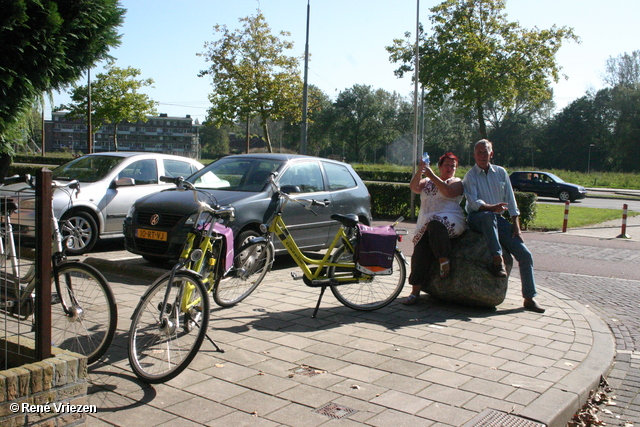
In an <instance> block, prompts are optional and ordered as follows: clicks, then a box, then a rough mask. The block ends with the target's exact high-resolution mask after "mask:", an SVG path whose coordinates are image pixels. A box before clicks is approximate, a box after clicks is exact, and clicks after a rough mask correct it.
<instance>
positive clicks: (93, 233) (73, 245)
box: [60, 212, 98, 255]
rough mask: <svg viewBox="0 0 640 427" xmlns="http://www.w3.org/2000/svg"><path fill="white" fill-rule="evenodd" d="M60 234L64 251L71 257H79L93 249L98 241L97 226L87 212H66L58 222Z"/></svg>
mask: <svg viewBox="0 0 640 427" xmlns="http://www.w3.org/2000/svg"><path fill="white" fill-rule="evenodd" d="M60 233H62V239H63V242H64V245H65V250H66V252H67V253H68V254H71V255H81V254H84V253H87V252H89V251H90V250H91V249H93V246H94V245H95V244H96V241H97V240H98V226H97V225H96V221H95V220H94V219H93V217H92V216H91V215H90V214H88V213H87V212H68V213H66V214H64V215H63V216H62V219H61V220H60Z"/></svg>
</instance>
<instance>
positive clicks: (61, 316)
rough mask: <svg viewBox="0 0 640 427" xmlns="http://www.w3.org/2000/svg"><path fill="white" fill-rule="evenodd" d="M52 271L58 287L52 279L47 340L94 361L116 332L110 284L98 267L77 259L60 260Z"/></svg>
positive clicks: (99, 356) (102, 352)
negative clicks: (54, 272) (49, 326)
mask: <svg viewBox="0 0 640 427" xmlns="http://www.w3.org/2000/svg"><path fill="white" fill-rule="evenodd" d="M56 271H57V273H56V274H57V276H58V279H59V280H58V282H59V286H60V289H56V285H55V281H54V282H53V283H52V285H51V290H52V296H51V343H52V345H53V346H54V347H58V348H62V349H64V350H70V351H73V352H75V353H80V354H83V355H85V356H87V362H88V363H94V362H96V361H98V360H99V359H100V358H101V357H102V356H103V355H104V354H105V353H106V351H107V349H108V348H109V346H110V345H111V342H112V341H113V337H114V335H115V332H116V326H117V322H118V310H117V306H116V300H115V298H114V296H113V291H112V290H111V286H109V282H107V280H106V279H105V278H104V276H103V275H102V274H101V273H100V272H99V271H98V270H96V269H95V268H93V267H91V266H90V265H86V264H83V263H81V262H78V261H66V262H63V263H61V264H59V265H58V266H57V268H56ZM54 279H55V277H54ZM63 302H64V305H65V306H66V307H67V308H68V309H69V310H70V313H66V312H65V310H64V307H63Z"/></svg>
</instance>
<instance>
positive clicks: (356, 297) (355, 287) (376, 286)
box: [328, 246, 407, 311]
mask: <svg viewBox="0 0 640 427" xmlns="http://www.w3.org/2000/svg"><path fill="white" fill-rule="evenodd" d="M333 262H341V263H346V262H353V252H352V251H351V250H349V249H348V248H347V247H346V246H343V247H341V248H340V249H338V251H337V252H336V253H335V254H334V255H333ZM406 274H407V270H406V267H405V264H404V261H403V259H402V256H401V255H400V252H399V251H398V250H396V252H395V254H394V256H393V273H392V274H390V275H386V276H383V275H376V276H371V279H370V280H363V281H361V282H357V283H348V284H343V285H330V286H331V292H333V295H335V297H336V298H337V299H338V301H340V302H341V303H342V304H343V305H344V306H345V307H349V308H353V309H354V310H365V311H369V310H376V309H378V308H382V307H384V306H386V305H388V304H390V303H391V302H392V301H393V300H394V299H396V297H397V296H398V295H400V292H401V291H402V287H403V286H404V281H405V277H406ZM328 276H329V277H330V278H337V277H344V276H346V277H366V275H365V274H364V273H360V272H359V271H357V270H355V269H343V268H336V267H330V268H329V271H328Z"/></svg>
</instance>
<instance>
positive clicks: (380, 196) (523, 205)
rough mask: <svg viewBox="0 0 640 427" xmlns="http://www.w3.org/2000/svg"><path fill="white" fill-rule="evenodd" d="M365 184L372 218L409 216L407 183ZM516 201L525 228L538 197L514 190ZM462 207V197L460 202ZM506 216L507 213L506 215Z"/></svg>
mask: <svg viewBox="0 0 640 427" xmlns="http://www.w3.org/2000/svg"><path fill="white" fill-rule="evenodd" d="M365 185H366V186H367V189H368V190H369V194H370V195H371V214H372V215H373V217H374V218H381V219H382V218H384V219H396V218H398V217H399V216H403V217H405V218H407V219H409V218H411V195H412V193H411V189H410V188H409V184H406V183H402V184H393V183H385V182H371V181H366V182H365ZM515 196H516V202H517V203H518V209H520V225H521V226H522V228H523V229H525V230H526V229H527V227H528V226H529V224H531V223H532V222H533V220H534V219H535V217H536V201H537V200H538V197H537V196H536V195H535V194H533V193H523V192H520V191H516V193H515ZM413 200H414V218H417V216H418V212H419V210H420V197H419V196H418V195H415V196H414V199H413ZM461 205H462V206H463V207H464V199H463V201H462V203H461ZM506 217H507V218H508V215H506Z"/></svg>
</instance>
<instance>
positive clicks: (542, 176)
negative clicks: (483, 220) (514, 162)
mask: <svg viewBox="0 0 640 427" xmlns="http://www.w3.org/2000/svg"><path fill="white" fill-rule="evenodd" d="M509 178H510V179H511V186H512V187H513V189H514V190H517V191H527V192H530V193H536V194H537V195H538V196H545V197H557V198H558V199H560V201H561V202H566V201H567V200H570V201H571V202H573V201H575V200H577V199H584V198H585V197H586V196H587V190H586V189H585V188H584V187H582V186H580V185H575V184H570V183H568V182H564V181H563V180H562V179H560V178H558V177H557V176H556V175H554V174H552V173H549V172H540V171H519V172H513V173H512V174H511V175H510V176H509Z"/></svg>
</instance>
